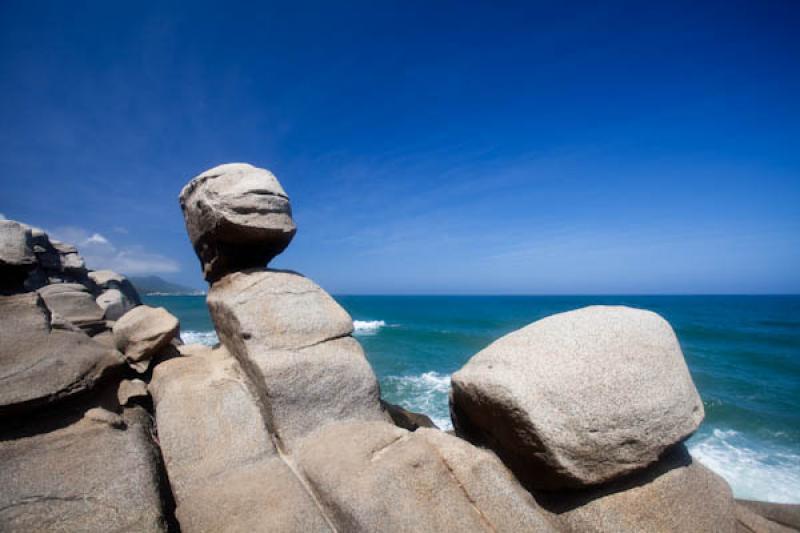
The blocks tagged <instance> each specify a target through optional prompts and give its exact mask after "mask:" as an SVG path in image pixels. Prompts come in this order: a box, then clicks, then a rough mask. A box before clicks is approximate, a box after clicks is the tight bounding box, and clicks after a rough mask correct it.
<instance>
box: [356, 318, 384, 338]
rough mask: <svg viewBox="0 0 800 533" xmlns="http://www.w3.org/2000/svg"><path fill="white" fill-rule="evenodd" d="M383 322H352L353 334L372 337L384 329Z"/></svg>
mask: <svg viewBox="0 0 800 533" xmlns="http://www.w3.org/2000/svg"><path fill="white" fill-rule="evenodd" d="M385 325H386V322H384V321H383V320H353V333H355V334H356V335H374V334H375V333H377V332H378V330H379V329H381V328H382V327H384V326H385Z"/></svg>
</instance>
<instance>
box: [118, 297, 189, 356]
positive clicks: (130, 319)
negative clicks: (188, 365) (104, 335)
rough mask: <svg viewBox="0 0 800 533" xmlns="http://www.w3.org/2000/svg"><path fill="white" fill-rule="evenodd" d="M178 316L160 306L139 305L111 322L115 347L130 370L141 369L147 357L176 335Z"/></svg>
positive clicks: (162, 347) (164, 345) (163, 346)
mask: <svg viewBox="0 0 800 533" xmlns="http://www.w3.org/2000/svg"><path fill="white" fill-rule="evenodd" d="M179 329H180V324H179V322H178V319H177V318H175V317H174V316H173V315H171V314H170V313H169V311H167V310H166V309H164V308H163V307H150V306H148V305H140V306H138V307H134V308H133V309H131V310H130V311H128V312H127V313H125V314H124V315H123V316H122V317H121V318H120V319H119V320H117V321H116V322H115V323H114V327H113V332H114V340H115V341H116V344H117V349H119V350H120V351H121V352H122V353H124V354H125V358H126V359H127V360H128V364H130V365H131V366H132V367H133V368H134V369H136V370H137V371H138V372H144V371H146V370H147V368H148V366H149V365H150V360H151V359H152V358H153V357H155V356H157V355H159V353H160V352H161V351H162V350H164V349H165V348H166V347H167V346H169V344H170V342H171V341H172V339H173V338H175V336H176V335H177V334H178V330H179Z"/></svg>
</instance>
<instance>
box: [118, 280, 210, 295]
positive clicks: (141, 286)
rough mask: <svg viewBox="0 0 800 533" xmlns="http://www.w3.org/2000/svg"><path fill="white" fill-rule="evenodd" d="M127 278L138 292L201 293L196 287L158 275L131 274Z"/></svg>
mask: <svg viewBox="0 0 800 533" xmlns="http://www.w3.org/2000/svg"><path fill="white" fill-rule="evenodd" d="M128 279H129V280H130V282H131V283H133V286H134V287H136V291H137V292H138V293H139V294H176V295H177V294H202V293H201V292H200V291H198V290H197V289H193V288H191V287H186V286H185V285H179V284H177V283H172V282H171V281H167V280H165V279H161V278H159V277H158V276H138V277H137V276H132V277H129V278H128Z"/></svg>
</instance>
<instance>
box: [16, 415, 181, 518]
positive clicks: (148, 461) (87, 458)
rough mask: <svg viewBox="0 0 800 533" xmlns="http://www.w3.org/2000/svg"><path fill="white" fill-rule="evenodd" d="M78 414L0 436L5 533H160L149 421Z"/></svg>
mask: <svg viewBox="0 0 800 533" xmlns="http://www.w3.org/2000/svg"><path fill="white" fill-rule="evenodd" d="M105 413H106V415H105V416H104V417H99V416H84V417H83V418H79V419H78V420H77V421H74V422H72V423H70V424H68V425H66V426H64V427H56V428H52V427H36V426H35V425H34V426H33V427H27V428H26V432H27V433H25V432H23V433H21V434H19V435H14V434H8V433H4V434H2V435H0V437H1V438H0V486H2V487H3V490H2V491H0V529H1V530H3V531H20V532H27V531H96V532H101V531H142V532H150V531H153V532H157V531H165V529H166V521H165V518H164V510H163V504H162V498H161V487H160V480H161V475H160V472H159V466H158V465H159V456H158V451H157V449H156V447H155V445H154V443H153V439H152V436H151V431H152V429H151V424H150V418H149V416H148V415H147V414H146V413H145V412H144V411H142V410H140V409H133V410H126V411H125V412H124V413H123V414H122V416H120V415H117V414H114V413H111V412H108V411H105Z"/></svg>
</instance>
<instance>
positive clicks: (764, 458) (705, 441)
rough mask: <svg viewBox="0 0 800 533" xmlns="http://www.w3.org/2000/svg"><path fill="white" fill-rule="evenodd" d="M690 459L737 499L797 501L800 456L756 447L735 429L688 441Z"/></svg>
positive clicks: (799, 486) (785, 451) (769, 448)
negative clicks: (722, 480)
mask: <svg viewBox="0 0 800 533" xmlns="http://www.w3.org/2000/svg"><path fill="white" fill-rule="evenodd" d="M689 451H690V452H691V454H692V457H694V458H695V459H697V460H698V461H700V462H701V463H703V464H704V465H706V466H707V467H708V468H710V469H711V470H713V471H714V472H716V473H717V474H719V475H720V476H722V477H724V478H725V480H726V481H727V482H728V484H730V486H731V488H732V489H733V493H734V495H735V496H736V497H737V498H744V499H753V500H766V501H771V502H778V503H798V502H800V455H797V454H795V453H792V452H791V451H787V450H782V449H778V448H775V447H768V446H759V445H758V444H756V443H755V442H753V441H752V440H751V439H748V438H746V437H745V436H744V435H742V434H741V433H739V432H738V431H734V430H730V429H728V430H723V429H714V430H712V431H711V432H710V433H709V434H708V435H699V436H697V437H695V438H693V439H692V440H691V441H690V442H689Z"/></svg>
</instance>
